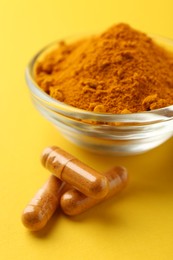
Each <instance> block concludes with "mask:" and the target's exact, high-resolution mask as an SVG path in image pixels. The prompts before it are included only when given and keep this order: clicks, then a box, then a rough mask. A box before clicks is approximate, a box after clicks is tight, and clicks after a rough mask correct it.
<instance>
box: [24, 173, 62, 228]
mask: <svg viewBox="0 0 173 260" xmlns="http://www.w3.org/2000/svg"><path fill="white" fill-rule="evenodd" d="M64 191H66V184H65V183H64V182H62V181H61V180H59V179H58V178H56V177H55V176H53V175H51V176H50V178H49V179H48V181H47V182H46V183H45V184H44V186H43V187H42V188H41V189H39V191H38V192H37V193H36V194H35V196H34V198H33V199H32V200H31V201H30V203H29V204H28V205H27V206H26V208H25V209H24V211H23V214H22V222H23V224H24V226H25V227H27V228H28V229H30V230H32V231H38V230H40V229H42V228H43V227H44V226H45V225H46V224H47V222H48V221H49V219H50V218H51V216H52V215H53V213H54V212H55V210H56V209H57V208H58V206H59V200H60V196H61V194H62V192H64Z"/></svg>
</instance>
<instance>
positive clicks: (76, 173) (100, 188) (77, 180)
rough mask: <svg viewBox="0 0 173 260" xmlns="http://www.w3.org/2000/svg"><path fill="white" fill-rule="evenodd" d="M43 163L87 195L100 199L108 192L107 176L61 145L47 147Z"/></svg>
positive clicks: (60, 177) (53, 172)
mask: <svg viewBox="0 0 173 260" xmlns="http://www.w3.org/2000/svg"><path fill="white" fill-rule="evenodd" d="M42 164H43V165H44V166H45V167H46V168H47V169H48V170H49V171H50V172H51V173H52V174H54V175H55V176H57V177H58V178H59V179H61V180H63V181H65V182H67V183H68V184H70V185H72V186H73V187H74V188H75V189H77V190H79V191H80V192H82V193H83V194H85V195H86V196H89V197H92V198H97V199H98V198H99V199H100V198H103V197H105V196H106V194H107V193H108V189H109V186H108V180H107V178H106V177H105V176H103V175H102V174H100V173H98V172H97V171H95V170H94V169H92V168H90V167H89V166H87V165H86V164H84V163H82V162H81V161H79V160H78V159H76V158H75V157H73V156H72V155H70V154H69V153H67V152H65V151H63V150H62V149H60V148H59V147H49V148H46V149H45V150H44V151H43V154H42Z"/></svg>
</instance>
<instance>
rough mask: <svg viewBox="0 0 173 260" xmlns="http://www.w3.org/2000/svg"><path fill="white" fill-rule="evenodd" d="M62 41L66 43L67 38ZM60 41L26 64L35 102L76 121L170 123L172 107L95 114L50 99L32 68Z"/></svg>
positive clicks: (160, 37)
mask: <svg viewBox="0 0 173 260" xmlns="http://www.w3.org/2000/svg"><path fill="white" fill-rule="evenodd" d="M90 35H91V34H90ZM85 36H86V35H85ZM148 36H149V37H152V39H154V40H159V41H161V42H164V43H167V44H169V45H171V46H172V47H173V39H171V38H168V37H163V36H160V35H157V34H148ZM80 37H81V36H80ZM71 38H72V37H71ZM78 38H79V36H78ZM69 39H70V38H69ZM75 39H77V37H75ZM64 40H65V41H67V40H68V38H67V39H64ZM61 41H62V39H60V40H56V41H53V42H51V43H49V44H47V45H46V46H44V47H43V48H42V49H41V50H39V51H38V52H37V53H36V54H35V55H34V56H33V58H32V59H31V60H30V62H29V63H28V65H27V67H26V69H25V80H26V83H27V85H28V87H29V89H30V91H31V93H32V96H33V97H34V98H36V99H37V100H39V102H42V101H43V102H44V103H45V106H47V107H49V108H51V109H53V110H54V111H55V112H58V113H62V114H63V115H66V114H67V113H69V116H72V117H73V118H76V119H81V118H83V119H92V120H97V121H105V122H115V121H116V122H140V123H141V122H142V123H149V124H152V123H157V122H161V121H170V120H171V119H173V105H171V106H167V107H163V108H159V109H154V110H150V111H142V112H137V113H131V114H113V113H97V112H93V111H87V110H84V109H80V108H77V107H73V106H71V105H68V104H66V103H64V102H61V101H59V100H56V99H54V98H52V97H51V96H50V95H48V94H47V93H46V92H44V91H43V90H42V89H41V88H40V87H39V85H38V84H37V83H36V81H35V80H34V75H33V68H34V66H35V63H36V61H37V60H38V58H39V57H40V56H41V55H42V54H43V53H44V52H45V51H47V50H48V49H49V48H52V47H53V46H55V45H56V46H57V44H58V43H59V42H61Z"/></svg>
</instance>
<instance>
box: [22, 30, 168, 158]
mask: <svg viewBox="0 0 173 260" xmlns="http://www.w3.org/2000/svg"><path fill="white" fill-rule="evenodd" d="M150 36H151V37H152V38H153V39H154V40H155V41H157V43H159V44H160V45H163V46H165V47H166V48H167V49H169V50H173V40H171V39H167V38H163V37H159V36H154V35H150ZM78 39H79V38H78ZM73 40H74V39H71V40H70V41H71V42H72V41H73ZM66 42H67V41H66ZM55 46H57V42H56V43H52V44H50V45H48V46H46V47H45V48H44V49H42V50H41V51H40V52H39V53H37V54H36V55H35V56H34V58H33V59H32V60H31V62H30V63H29V65H28V66H27V69H26V82H27V85H28V87H29V90H30V93H31V98H32V101H33V103H34V105H35V107H36V109H37V110H38V111H39V112H40V113H41V114H42V115H43V116H44V117H45V118H46V119H48V120H49V121H50V122H52V123H53V125H55V126H56V127H57V129H58V130H59V131H60V132H61V134H62V135H63V136H65V137H66V138H67V139H68V140H70V141H71V142H73V143H75V144H77V145H79V146H81V147H83V148H85V149H88V150H90V151H93V152H97V153H105V154H107V153H112V154H116V155H131V154H138V153H142V152H145V151H148V150H150V149H152V148H154V147H156V146H158V145H160V144H162V143H163V142H165V141H166V140H167V139H169V138H170V137H171V136H172V134H173V105H172V106H169V107H165V108H161V109H157V110H152V111H148V112H142V113H132V114H108V113H106V114H101V113H96V112H89V111H86V110H82V109H78V108H75V107H72V106H70V105H67V104H65V103H63V102H60V101H57V100H55V99H53V98H51V97H50V96H49V95H48V94H46V93H45V92H44V91H43V90H41V88H39V86H38V85H37V83H36V82H35V80H34V76H33V70H34V66H35V64H36V62H37V60H38V59H40V57H41V56H42V55H44V53H47V52H49V51H50V50H51V49H52V48H54V47H55Z"/></svg>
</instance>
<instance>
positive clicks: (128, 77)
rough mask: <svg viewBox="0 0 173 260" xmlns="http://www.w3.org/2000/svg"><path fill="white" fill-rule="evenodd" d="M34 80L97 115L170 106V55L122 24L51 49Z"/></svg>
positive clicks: (172, 99) (172, 76) (172, 58)
mask: <svg viewBox="0 0 173 260" xmlns="http://www.w3.org/2000/svg"><path fill="white" fill-rule="evenodd" d="M35 80H36V82H37V83H38V85H39V86H40V87H41V88H42V89H43V90H44V91H45V92H46V93H48V94H49V95H50V96H51V97H53V98H55V99H57V100H59V101H62V102H64V103H67V104H69V105H71V106H74V107H77V108H80V109H85V110H89V111H94V112H100V113H115V114H117V113H123V114H126V113H134V112H140V111H149V110H153V109H158V108H161V107H165V106H169V105H172V104H173V54H172V53H171V52H169V51H168V50H165V49H164V48H163V47H161V46H159V45H158V44H157V43H155V42H154V40H153V39H151V38H150V37H149V36H147V35H146V34H144V33H142V32H140V31H137V30H134V29H133V28H131V27H130V26H129V25H127V24H118V25H115V26H113V27H111V28H110V29H108V30H107V31H105V32H104V33H102V34H100V35H97V36H93V37H88V38H86V39H81V40H80V41H77V42H74V43H71V44H67V43H65V42H61V43H59V44H58V46H57V48H56V49H55V50H53V51H51V52H50V53H48V54H47V55H46V56H45V57H44V58H43V59H42V60H40V61H39V62H38V63H37V65H36V69H35Z"/></svg>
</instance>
